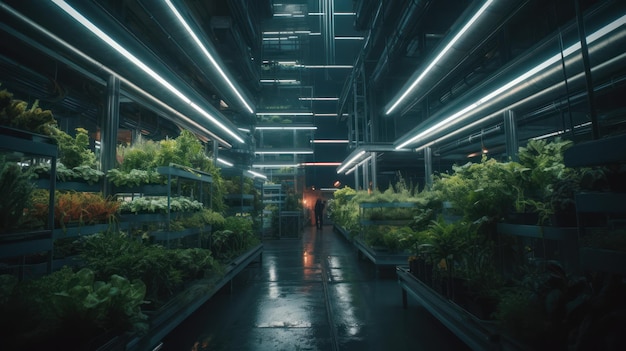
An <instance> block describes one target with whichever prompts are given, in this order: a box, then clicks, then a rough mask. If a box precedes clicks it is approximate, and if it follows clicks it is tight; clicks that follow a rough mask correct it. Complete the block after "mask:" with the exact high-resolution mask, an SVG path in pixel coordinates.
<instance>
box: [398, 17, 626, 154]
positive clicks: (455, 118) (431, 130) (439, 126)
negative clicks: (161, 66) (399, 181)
mask: <svg viewBox="0 0 626 351" xmlns="http://www.w3.org/2000/svg"><path fill="white" fill-rule="evenodd" d="M625 23H626V15H623V16H621V17H619V18H617V19H616V20H614V21H612V22H611V23H609V24H607V25H606V26H604V27H602V28H600V29H599V30H597V31H595V32H593V33H592V34H590V35H589V36H587V43H588V44H592V43H593V42H595V41H596V40H598V39H600V38H602V37H603V36H605V35H607V34H608V33H610V32H612V31H614V30H615V29H617V28H619V27H621V26H623V25H624V24H625ZM578 50H580V42H576V43H575V44H572V45H570V46H568V47H567V48H565V49H564V50H563V52H562V53H561V52H559V53H557V54H555V55H553V56H552V57H550V58H548V59H547V60H545V61H544V62H542V63H540V64H538V65H537V66H535V67H533V68H531V69H530V70H528V71H527V72H525V73H523V74H522V75H520V76H518V77H517V78H515V79H513V80H511V81H509V82H508V83H506V84H504V85H502V86H501V87H500V88H498V89H496V90H494V91H492V92H491V93H489V94H487V95H485V96H483V97H482V98H480V99H478V100H477V101H476V102H474V103H472V104H470V105H469V106H466V107H465V108H463V109H461V110H460V111H458V112H456V113H454V114H452V115H451V116H449V117H447V118H444V119H442V120H441V121H439V122H437V123H436V124H434V125H432V126H430V127H428V128H426V129H425V130H423V131H421V132H419V133H417V134H416V135H414V136H413V137H411V138H410V139H408V140H406V141H404V142H403V143H401V144H399V145H398V146H396V150H397V149H402V148H404V147H406V146H407V145H410V144H413V143H415V142H417V141H419V140H420V139H424V138H426V137H427V136H430V135H432V134H435V133H437V132H440V131H442V130H443V129H444V128H450V127H452V126H454V125H455V124H458V123H459V122H461V121H463V120H464V119H466V118H467V117H468V115H467V113H468V112H470V111H472V110H473V109H475V108H476V107H478V106H480V105H482V104H484V103H486V102H488V101H489V100H491V99H493V98H494V97H497V96H499V95H500V94H502V93H503V92H505V91H508V90H511V89H513V88H514V87H515V86H516V85H519V84H520V83H523V82H525V81H527V80H528V79H530V78H531V77H533V76H535V75H537V74H538V73H539V72H541V71H543V70H544V69H546V68H548V67H550V66H552V65H554V64H556V63H558V62H559V61H560V60H561V59H562V58H563V59H564V58H566V57H568V56H570V55H572V54H573V53H575V52H577V51H578Z"/></svg>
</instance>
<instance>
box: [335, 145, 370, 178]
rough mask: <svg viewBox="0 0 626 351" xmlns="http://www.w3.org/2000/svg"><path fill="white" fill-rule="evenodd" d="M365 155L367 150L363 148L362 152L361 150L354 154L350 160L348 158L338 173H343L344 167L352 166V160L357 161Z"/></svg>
mask: <svg viewBox="0 0 626 351" xmlns="http://www.w3.org/2000/svg"><path fill="white" fill-rule="evenodd" d="M363 155H365V151H363V150H361V152H359V153H358V154H356V155H354V156H353V157H352V158H351V159H350V160H348V161H347V162H346V163H345V164H344V165H343V166H342V167H340V168H339V169H338V170H337V173H341V172H343V170H344V169H346V168H348V166H350V164H352V162H354V161H356V160H358V159H359V157H361V156H363Z"/></svg>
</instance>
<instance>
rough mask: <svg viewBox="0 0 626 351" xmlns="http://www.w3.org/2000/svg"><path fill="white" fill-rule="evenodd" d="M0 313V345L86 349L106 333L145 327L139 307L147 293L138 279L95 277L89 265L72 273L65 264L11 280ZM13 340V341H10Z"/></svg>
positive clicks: (146, 326) (24, 347)
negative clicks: (21, 279)
mask: <svg viewBox="0 0 626 351" xmlns="http://www.w3.org/2000/svg"><path fill="white" fill-rule="evenodd" d="M12 285H13V289H12V292H11V294H10V296H9V298H8V299H6V300H7V304H4V305H2V306H1V307H0V308H2V310H3V312H9V314H4V313H3V314H2V316H3V317H4V316H6V318H3V317H0V320H2V323H1V325H2V326H3V328H2V333H5V332H7V333H9V334H8V335H3V338H2V339H3V340H4V341H0V345H1V344H2V343H6V344H8V345H6V344H5V345H4V346H6V348H5V347H3V349H11V350H15V349H39V348H42V347H45V346H44V345H47V346H48V347H49V346H50V345H54V347H56V348H61V349H65V350H76V349H87V348H91V347H94V346H95V345H91V344H90V343H91V342H93V340H94V339H97V338H98V337H99V336H101V335H103V334H106V333H108V332H112V333H113V334H116V333H123V332H127V331H133V332H137V333H142V332H145V331H146V330H147V328H148V324H147V316H146V315H144V314H143V313H142V312H141V305H142V303H143V299H144V295H145V292H146V290H145V289H146V287H145V285H144V284H143V283H142V282H141V281H138V280H135V281H129V280H128V279H126V278H123V277H121V276H119V275H111V276H110V277H109V278H107V279H105V280H102V281H98V280H96V279H95V275H94V272H93V271H92V270H90V269H86V268H84V269H81V270H80V271H78V272H76V273H74V272H72V270H71V269H69V268H67V267H65V268H63V269H61V270H59V271H57V272H54V273H52V274H50V275H48V276H44V277H42V278H39V279H36V280H32V281H24V282H20V283H15V282H14V283H13V284H12ZM11 342H13V343H12V344H11Z"/></svg>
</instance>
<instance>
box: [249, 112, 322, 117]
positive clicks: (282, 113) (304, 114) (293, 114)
mask: <svg viewBox="0 0 626 351" xmlns="http://www.w3.org/2000/svg"><path fill="white" fill-rule="evenodd" d="M256 115H257V116H313V112H257V113H256Z"/></svg>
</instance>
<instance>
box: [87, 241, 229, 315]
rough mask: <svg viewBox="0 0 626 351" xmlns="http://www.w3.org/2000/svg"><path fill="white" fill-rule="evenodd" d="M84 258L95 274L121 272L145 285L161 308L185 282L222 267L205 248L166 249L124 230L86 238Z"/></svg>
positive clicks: (153, 302)
mask: <svg viewBox="0 0 626 351" xmlns="http://www.w3.org/2000/svg"><path fill="white" fill-rule="evenodd" d="M81 257H82V258H83V260H84V261H85V262H86V264H87V267H89V268H91V269H92V270H93V271H94V272H96V276H97V277H98V278H100V277H107V276H110V275H111V274H119V275H121V276H124V277H127V278H128V279H131V280H132V279H140V280H141V281H143V282H144V283H145V284H146V299H147V300H149V301H150V302H151V306H152V308H158V307H159V306H161V305H162V304H163V303H164V302H165V301H166V300H168V299H169V298H171V297H172V296H173V295H174V294H175V293H177V292H178V291H180V290H181V289H182V286H183V284H184V283H185V282H189V281H191V280H193V279H198V278H208V277H210V276H211V275H216V274H221V273H220V272H222V268H221V267H220V265H219V264H218V263H217V262H216V261H214V260H213V259H212V255H211V252H210V251H209V250H206V249H166V248H164V247H162V246H160V245H151V244H148V243H145V242H142V241H139V240H136V239H132V238H129V237H128V236H127V235H125V234H124V233H101V234H95V235H91V236H89V237H87V238H86V240H85V248H84V250H83V252H82V253H81Z"/></svg>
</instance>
